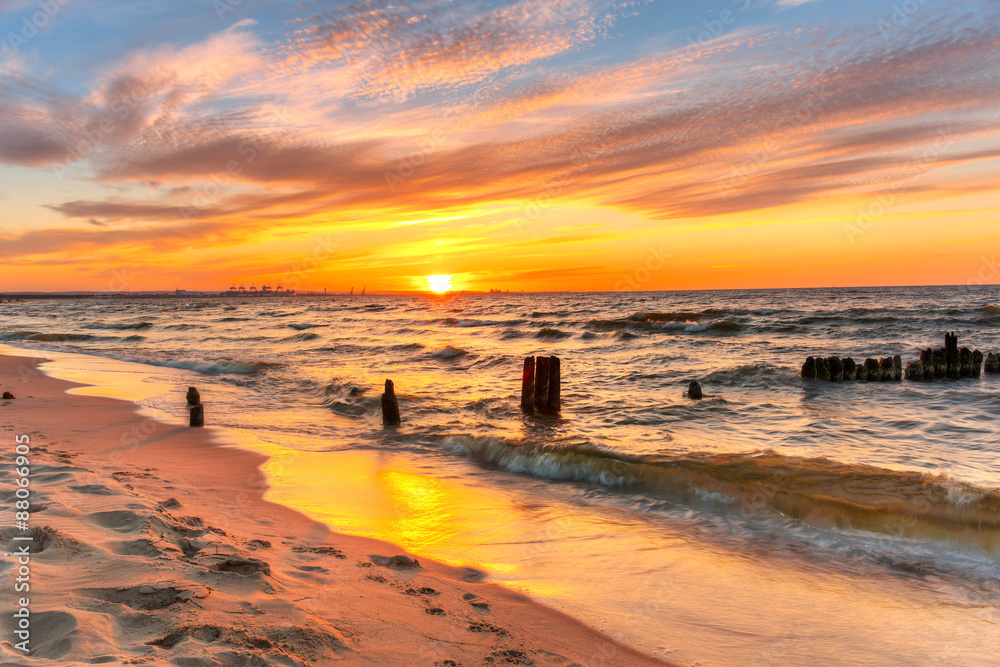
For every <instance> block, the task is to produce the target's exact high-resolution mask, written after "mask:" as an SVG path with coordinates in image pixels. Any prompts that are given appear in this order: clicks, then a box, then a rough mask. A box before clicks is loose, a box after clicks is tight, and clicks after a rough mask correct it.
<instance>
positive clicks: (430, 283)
mask: <svg viewBox="0 0 1000 667" xmlns="http://www.w3.org/2000/svg"><path fill="white" fill-rule="evenodd" d="M427 288H428V289H429V290H430V291H432V292H437V293H438V294H441V293H442V292H447V291H448V290H450V289H451V276H427Z"/></svg>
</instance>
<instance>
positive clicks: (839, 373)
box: [12, 333, 1000, 426]
mask: <svg viewBox="0 0 1000 667" xmlns="http://www.w3.org/2000/svg"><path fill="white" fill-rule="evenodd" d="M984 361H985V371H986V373H989V374H1000V354H995V353H993V352H991V353H989V354H988V355H986V356H985V358H984V356H983V353H982V352H980V351H979V350H975V351H973V350H969V349H968V348H964V347H963V348H962V349H959V348H958V336H957V335H955V334H954V333H948V334H945V346H944V348H942V349H940V350H932V349H926V350H921V352H920V360H919V361H911V362H909V363H907V364H906V368H905V370H904V368H903V360H902V358H901V357H900V356H899V355H898V354H897V355H896V356H894V357H886V358H884V359H865V361H864V362H863V363H860V364H859V363H856V362H855V361H854V359H852V358H850V357H847V358H844V359H842V358H840V357H809V358H808V359H806V362H805V363H804V364H803V365H802V377H803V378H807V379H819V380H828V381H830V382H844V381H857V382H901V381H902V380H903V379H904V378H905V379H907V380H914V381H927V380H936V379H944V378H956V379H957V378H963V377H970V378H977V377H979V376H980V373H981V372H982V370H983V368H984ZM687 395H688V397H689V398H692V399H696V400H697V399H700V398H702V390H701V385H700V384H698V382H697V381H695V382H692V383H691V384H690V385H689V387H688V392H687ZM12 398H13V397H12ZM187 402H188V408H189V409H190V412H191V421H190V424H191V426H204V425H205V408H204V406H203V405H202V404H201V395H200V394H199V393H198V390H197V389H195V388H194V387H188V391H187ZM561 406H562V368H561V362H560V360H559V357H526V358H525V360H524V367H523V370H522V371H521V410H523V411H524V412H525V413H527V414H540V415H555V414H558V413H559V409H560V407H561ZM401 421H402V420H401V418H400V414H399V399H397V397H396V389H395V386H394V385H393V382H392V380H386V381H385V392H384V393H383V394H382V423H383V424H384V425H386V426H398V425H399V424H400V423H401Z"/></svg>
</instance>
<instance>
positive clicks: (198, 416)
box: [188, 403, 205, 426]
mask: <svg viewBox="0 0 1000 667" xmlns="http://www.w3.org/2000/svg"><path fill="white" fill-rule="evenodd" d="M189 409H190V410H191V420H190V421H189V422H188V425H189V426H204V425H205V406H204V405H202V404H201V403H199V404H198V405H192V406H191V407H190V408H189Z"/></svg>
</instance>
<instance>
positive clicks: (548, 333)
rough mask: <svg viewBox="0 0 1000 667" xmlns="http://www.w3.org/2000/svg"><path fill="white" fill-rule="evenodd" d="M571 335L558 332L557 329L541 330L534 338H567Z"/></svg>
mask: <svg viewBox="0 0 1000 667" xmlns="http://www.w3.org/2000/svg"><path fill="white" fill-rule="evenodd" d="M571 335H572V334H568V333H566V332H565V331H560V330H559V329H542V330H540V331H538V332H537V333H536V334H535V338H550V339H559V338H569V337H570V336H571Z"/></svg>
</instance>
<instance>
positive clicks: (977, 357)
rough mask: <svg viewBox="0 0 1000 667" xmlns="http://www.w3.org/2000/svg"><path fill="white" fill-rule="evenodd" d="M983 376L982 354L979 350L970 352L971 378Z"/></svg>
mask: <svg viewBox="0 0 1000 667" xmlns="http://www.w3.org/2000/svg"><path fill="white" fill-rule="evenodd" d="M982 374H983V353H982V352H980V351H979V350H974V351H973V352H972V377H974V378H978V377H982Z"/></svg>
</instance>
